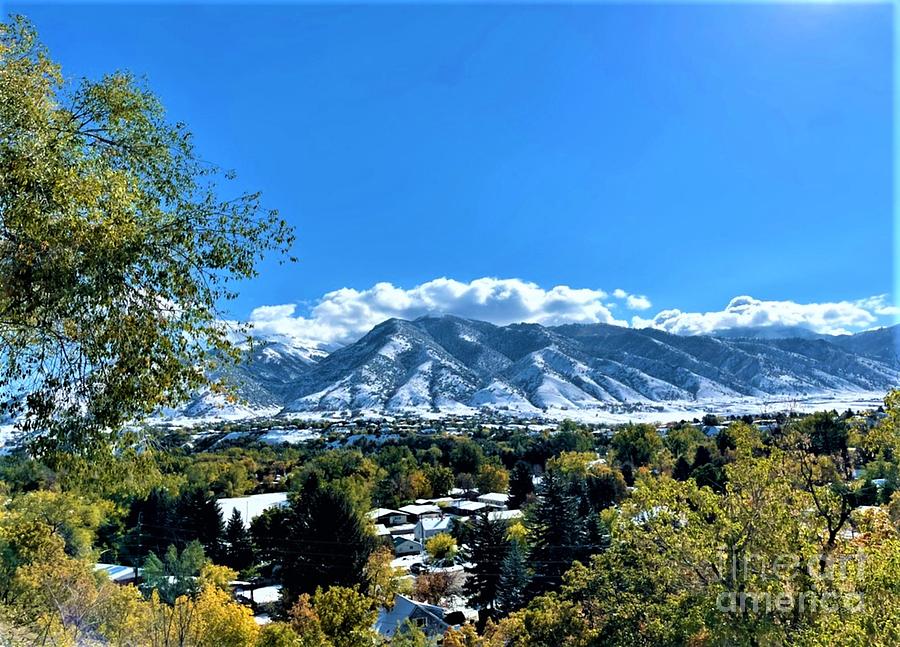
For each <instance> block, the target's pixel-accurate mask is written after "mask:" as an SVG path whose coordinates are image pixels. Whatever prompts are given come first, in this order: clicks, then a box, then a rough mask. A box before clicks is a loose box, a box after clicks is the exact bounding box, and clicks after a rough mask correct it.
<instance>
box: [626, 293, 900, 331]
mask: <svg viewBox="0 0 900 647" xmlns="http://www.w3.org/2000/svg"><path fill="white" fill-rule="evenodd" d="M895 310H896V308H894V307H893V306H890V305H888V304H887V301H886V296H885V295H881V296H879V297H870V298H869V299H863V300H860V301H838V302H833V303H796V302H794V301H761V300H759V299H754V298H753V297H749V296H740V297H735V298H734V299H732V300H731V301H730V302H729V303H728V305H727V306H725V309H724V310H719V311H713V312H682V311H681V310H678V309H672V310H663V311H661V312H659V313H658V314H657V315H656V316H655V317H653V318H652V319H642V318H641V317H633V318H632V324H633V325H634V326H635V327H638V328H645V327H653V328H659V329H662V330H666V331H668V332H672V333H676V334H681V335H697V334H704V333H710V332H713V331H716V330H723V329H726V328H734V327H738V326H776V325H778V326H802V327H804V328H808V329H810V330H813V331H815V332H819V333H828V334H844V333H849V332H855V331H858V330H863V329H866V328H870V327H872V326H873V325H874V324H875V323H876V322H877V321H878V318H879V317H880V316H884V315H887V314H891V313H892V312H894V311H895Z"/></svg>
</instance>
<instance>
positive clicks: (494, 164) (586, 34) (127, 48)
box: [5, 3, 894, 339]
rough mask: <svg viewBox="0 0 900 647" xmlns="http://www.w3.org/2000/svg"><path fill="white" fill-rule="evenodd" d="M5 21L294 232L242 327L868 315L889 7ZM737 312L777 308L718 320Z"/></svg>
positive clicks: (249, 13) (281, 9) (882, 221)
mask: <svg viewBox="0 0 900 647" xmlns="http://www.w3.org/2000/svg"><path fill="white" fill-rule="evenodd" d="M5 9H6V10H7V11H20V12H22V13H25V14H26V15H28V16H29V17H30V18H31V19H32V20H33V21H34V23H35V24H36V26H37V28H38V30H39V32H40V34H41V36H42V38H43V40H44V41H45V42H46V44H47V45H48V46H49V48H50V51H51V54H52V56H53V57H54V58H55V59H56V60H58V61H59V62H60V63H61V64H62V65H63V67H64V72H65V73H66V74H67V75H69V76H72V77H79V76H91V77H96V76H98V75H100V74H102V73H103V72H105V71H109V70H111V69H113V68H127V69H130V70H132V71H134V72H136V73H138V74H143V75H146V77H147V79H148V81H149V85H150V87H151V88H152V89H153V90H154V91H155V92H157V93H158V94H159V95H160V97H161V98H162V100H163V102H164V104H165V105H166V106H167V108H168V110H169V113H170V115H171V117H172V119H173V120H175V119H177V120H182V121H185V122H187V123H188V124H189V125H190V127H191V129H192V131H193V132H194V133H195V136H196V143H197V147H198V149H199V151H200V153H201V154H202V155H203V157H204V158H206V159H209V160H213V161H215V162H217V163H219V164H220V165H222V166H224V167H227V168H233V169H235V170H236V171H237V172H238V174H239V178H240V179H239V184H240V186H242V187H246V188H250V189H259V190H261V191H262V192H263V194H264V201H265V204H266V205H267V206H271V207H275V208H278V209H279V210H280V212H281V213H282V215H283V216H284V217H286V218H287V219H288V220H289V221H290V222H291V223H293V224H294V225H295V226H296V228H297V233H298V243H297V246H296V249H295V253H296V254H297V256H298V257H299V259H300V262H299V263H297V264H296V265H291V266H278V265H276V264H275V263H269V264H266V265H265V266H264V267H263V274H262V276H261V278H260V279H258V280H255V281H253V282H252V283H249V284H246V285H244V286H243V292H242V296H241V297H240V299H239V300H238V301H237V302H235V303H233V304H231V305H230V306H229V307H230V309H231V313H232V315H233V316H234V317H236V318H246V317H248V316H250V313H251V311H252V310H253V309H254V308H258V307H260V306H275V305H280V304H295V307H294V308H293V309H292V310H289V309H288V308H285V307H282V308H281V309H280V310H278V309H272V310H262V311H258V312H257V315H255V318H257V319H259V320H260V321H263V320H264V321H274V320H276V319H278V320H279V321H281V320H284V321H282V322H281V323H280V324H279V326H282V325H283V326H290V325H294V326H295V328H296V329H301V328H303V327H306V329H309V328H310V327H314V326H315V325H318V324H321V325H323V326H324V325H332V326H333V325H345V328H347V330H351V332H346V331H345V332H344V333H341V334H342V335H343V337H341V335H340V334H336V333H335V334H333V335H332V337H331V338H330V339H345V338H347V337H349V336H352V335H353V334H355V333H354V332H352V330H355V329H356V328H354V326H356V327H357V328H361V327H364V326H367V325H369V324H370V323H371V322H372V321H373V320H374V319H377V318H378V317H380V316H382V314H385V313H387V314H399V315H401V316H403V315H407V314H420V313H421V312H428V311H433V310H434V309H436V308H446V309H450V310H453V311H457V312H459V313H461V314H468V315H472V316H482V318H488V319H492V320H496V321H498V322H505V321H508V320H514V319H516V318H520V319H527V320H536V321H544V322H551V323H552V322H554V321H557V320H585V321H587V320H592V318H593V320H614V321H620V322H623V323H626V322H627V323H632V324H634V323H637V324H639V325H646V323H648V322H649V323H652V322H654V321H655V322H656V323H655V324H654V325H660V326H661V327H669V328H670V329H678V326H680V325H681V323H679V324H678V326H670V325H668V324H665V322H666V321H669V319H670V318H671V315H665V316H663V317H662V318H655V316H656V315H657V313H659V312H660V311H667V310H671V309H678V310H679V311H680V312H681V314H683V315H687V314H693V313H698V315H699V313H709V314H711V315H714V314H716V313H718V316H719V318H718V319H716V318H713V319H709V318H708V317H707V318H706V319H702V318H701V319H700V321H705V322H706V323H704V324H702V325H701V326H700V328H699V329H696V330H693V331H694V332H702V331H704V329H703V326H706V327H707V328H708V327H710V326H712V327H715V326H721V325H724V324H722V323H721V322H722V321H725V322H726V323H727V322H732V323H734V322H735V321H736V322H738V323H744V322H746V321H750V322H762V323H785V322H786V323H791V322H794V320H793V319H791V317H795V318H798V320H797V321H796V322H795V323H801V324H806V325H809V326H810V327H815V328H819V329H822V330H832V331H842V330H856V329H861V328H866V327H871V326H872V325H877V324H879V323H889V322H890V319H889V318H888V315H890V314H893V313H894V309H893V308H891V306H890V304H889V303H887V302H886V301H885V300H882V301H879V302H877V303H876V302H875V301H872V300H871V297H875V296H877V295H881V294H885V293H890V292H892V289H893V285H892V246H891V245H892V243H891V240H892V239H891V236H892V212H891V199H892V196H891V169H892V164H891V162H892V159H891V156H892V151H891V136H892V130H891V73H892V72H891V14H890V11H891V7H890V5H887V4H884V5H863V6H848V5H839V4H815V5H797V4H793V5H775V4H762V5H747V4H743V5H731V6H721V5H718V6H715V5H708V4H707V5H703V4H698V5H671V4H667V5H662V4H651V5H643V6H638V5H627V6H622V5H603V4H598V5H578V6H573V5H566V6H546V5H545V6H535V5H522V6H473V5H469V6H465V5H455V6H453V5H430V6H412V5H390V6H386V5H369V6H330V7H329V6H313V5H289V4H282V5H275V6H268V7H254V6H249V5H246V6H244V5H215V4H201V5H186V6H180V5H177V4H154V5H142V6H134V5H132V6H118V5H116V6H113V5H109V4H104V5H94V6H90V5H84V6H82V5H78V4H72V3H66V4H62V5H50V4H47V5H35V4H32V3H28V4H19V5H17V4H15V3H12V4H7V5H6V7H5ZM441 277H447V278H449V279H451V282H450V283H449V284H445V283H440V282H438V283H435V282H434V280H435V279H438V278H441ZM482 277H496V278H499V279H509V280H510V281H506V282H504V281H499V282H493V283H492V282H487V283H485V282H482V283H472V282H473V281H476V280H477V279H481V278H482ZM512 279H516V280H517V281H512ZM382 282H387V283H390V284H391V286H392V289H391V290H387V289H386V288H384V286H382V288H373V286H375V285H376V284H378V283H382ZM417 286H419V287H418V288H417ZM423 286H424V287H423ZM555 286H567V287H568V288H571V290H570V291H569V292H566V291H565V290H562V291H559V290H558V291H556V292H554V291H553V288H554V287H555ZM617 288H618V289H621V290H623V291H624V292H627V293H630V294H633V295H642V296H645V297H646V300H645V301H639V300H633V301H632V302H631V303H632V305H636V306H639V307H635V308H629V301H628V300H627V298H626V297H625V296H624V293H620V294H622V296H621V297H616V296H615V294H614V290H615V289H617ZM341 289H345V290H343V291H342V292H338V293H337V296H335V294H334V292H335V291H337V290H341ZM535 290H537V291H535ZM587 291H590V292H587ZM326 294H328V295H329V296H328V297H325V298H324V299H323V295H326ZM436 295H437V296H436ZM485 295H488V296H485ZM600 295H602V296H600ZM741 295H751V296H752V297H754V298H755V299H757V300H760V303H763V304H769V303H773V304H776V305H772V306H767V305H763V306H753V308H752V310H753V313H754V314H753V315H752V316H751V317H750V319H748V320H745V319H740V318H738V319H733V318H729V317H728V316H726V315H724V314H722V313H723V312H725V313H726V314H727V311H726V310H723V309H724V308H725V306H726V304H728V303H729V301H731V300H732V299H733V298H734V297H738V296H741ZM635 298H636V297H635ZM479 299H480V301H479ZM864 299H869V301H862V300H864ZM646 301H649V302H651V303H652V306H650V307H645V306H646V305H647V303H646ZM316 304H318V305H319V306H320V308H319V312H318V314H317V313H316V310H314V309H313V310H312V311H311V310H310V309H311V308H314V307H315V305H316ZM504 304H511V305H510V306H509V307H508V308H507V309H506V310H504V307H505V306H504ZM586 304H587V305H586ZM777 304H781V305H777ZM785 304H792V305H785ZM798 304H799V306H800V307H801V309H800V310H797V309H796V308H794V306H796V305H798ZM829 304H830V305H831V306H833V307H832V308H831V310H829V309H828V306H829ZM323 305H324V306H325V307H324V309H323V308H322V307H321V306H323ZM482 306H483V307H482ZM600 306H602V307H603V308H605V309H606V310H605V311H603V309H602V308H601V307H600ZM742 306H746V304H745V303H744V302H741V301H739V302H738V304H737V307H738V308H740V307H742ZM812 306H821V307H820V308H819V309H818V310H814V309H810V308H811V307H812ZM803 308H806V309H805V310H804V309H803ZM822 308H825V309H824V310H822ZM854 308H855V309H862V310H864V311H866V312H868V313H869V314H870V315H871V320H868V319H866V317H865V316H864V315H861V314H859V313H858V312H857V311H856V310H853V309H854ZM760 312H763V314H759V313H760ZM813 312H815V313H817V314H810V313H813ZM571 313H574V314H571ZM785 313H787V314H785ZM791 313H793V314H791ZM835 313H837V314H835ZM635 316H637V317H640V319H639V320H635V319H633V317H635ZM328 317H330V319H329V318H328ZM722 317H724V319H723V318H722ZM753 317H757V318H756V319H754V318H753ZM759 317H762V318H761V319H759ZM816 317H818V318H816ZM279 318H280V319H279ZM684 321H688V323H687V324H684V326H687V328H684V331H688V332H690V331H691V330H692V329H690V325H689V323H690V321H697V319H696V317H695V318H694V319H693V320H691V319H690V318H688V319H684ZM291 322H293V323H291ZM335 322H337V324H335ZM347 322H356V323H347ZM642 322H643V324H642ZM679 322H682V319H679ZM709 322H713V323H709ZM716 322H718V323H716ZM829 322H830V323H829ZM834 322H837V323H834ZM310 335H311V336H312V337H315V335H314V334H312V333H310ZM319 337H321V338H322V339H326V338H328V334H327V333H322V334H321V335H319Z"/></svg>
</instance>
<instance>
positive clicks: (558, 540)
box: [529, 470, 586, 593]
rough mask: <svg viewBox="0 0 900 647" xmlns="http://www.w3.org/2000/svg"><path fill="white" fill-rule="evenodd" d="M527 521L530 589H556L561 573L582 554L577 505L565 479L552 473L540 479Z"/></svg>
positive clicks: (583, 537)
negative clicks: (532, 574)
mask: <svg viewBox="0 0 900 647" xmlns="http://www.w3.org/2000/svg"><path fill="white" fill-rule="evenodd" d="M530 517H531V518H530V520H529V530H530V536H531V537H532V553H531V557H532V564H534V570H535V576H534V578H533V580H532V588H533V589H534V590H535V591H536V592H538V593H542V592H544V591H547V590H548V589H550V588H552V587H554V586H558V585H559V584H560V583H561V582H562V575H563V573H565V572H566V570H568V568H569V567H570V566H571V565H572V562H573V561H574V560H575V559H576V558H577V557H578V555H579V553H580V552H581V551H583V550H584V548H585V545H586V532H585V524H584V519H583V518H582V517H581V516H580V515H579V502H578V499H577V498H576V497H574V496H573V495H572V494H571V493H570V491H569V484H568V483H567V482H566V479H565V478H564V477H562V476H560V475H559V474H557V473H555V472H554V471H553V470H549V471H548V472H547V473H546V474H545V475H544V480H543V482H542V483H541V487H540V488H539V490H538V496H537V501H536V503H535V506H534V507H533V508H532V510H531V515H530Z"/></svg>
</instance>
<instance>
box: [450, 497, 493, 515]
mask: <svg viewBox="0 0 900 647" xmlns="http://www.w3.org/2000/svg"><path fill="white" fill-rule="evenodd" d="M453 507H454V508H456V509H457V510H462V511H464V512H478V511H479V510H484V509H485V508H486V507H487V503H484V502H483V501H466V500H465V499H460V500H459V501H456V502H454V503H453Z"/></svg>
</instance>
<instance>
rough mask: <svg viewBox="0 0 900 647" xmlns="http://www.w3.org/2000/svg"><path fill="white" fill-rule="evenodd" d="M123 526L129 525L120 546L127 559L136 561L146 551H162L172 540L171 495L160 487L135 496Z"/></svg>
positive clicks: (173, 508)
mask: <svg viewBox="0 0 900 647" xmlns="http://www.w3.org/2000/svg"><path fill="white" fill-rule="evenodd" d="M125 527H126V528H130V529H131V530H130V532H129V533H128V536H127V537H126V538H125V541H124V542H123V546H122V553H123V554H124V555H125V559H126V561H128V563H130V564H133V565H138V564H139V563H140V562H143V560H144V558H145V557H146V556H147V555H148V554H150V553H156V554H157V555H164V554H165V552H166V550H168V548H169V545H170V544H173V543H176V537H175V533H174V527H175V501H174V499H173V498H172V496H171V495H170V494H169V493H168V492H167V491H166V490H163V489H161V488H157V489H154V490H151V491H150V493H149V494H147V496H146V497H145V498H143V499H135V500H134V501H132V503H131V508H130V509H129V511H128V517H127V518H126V520H125Z"/></svg>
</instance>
